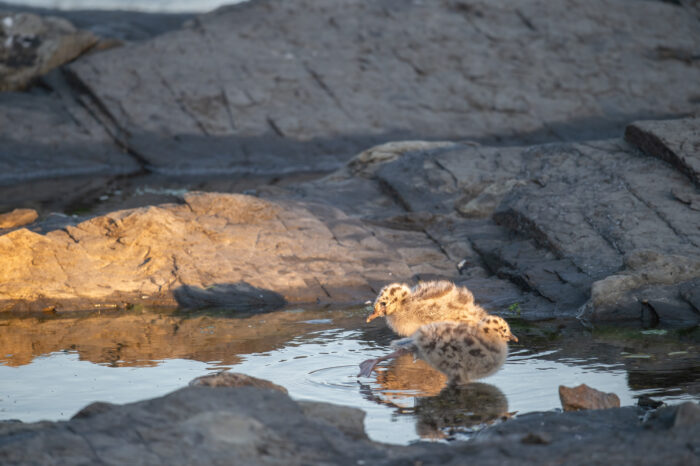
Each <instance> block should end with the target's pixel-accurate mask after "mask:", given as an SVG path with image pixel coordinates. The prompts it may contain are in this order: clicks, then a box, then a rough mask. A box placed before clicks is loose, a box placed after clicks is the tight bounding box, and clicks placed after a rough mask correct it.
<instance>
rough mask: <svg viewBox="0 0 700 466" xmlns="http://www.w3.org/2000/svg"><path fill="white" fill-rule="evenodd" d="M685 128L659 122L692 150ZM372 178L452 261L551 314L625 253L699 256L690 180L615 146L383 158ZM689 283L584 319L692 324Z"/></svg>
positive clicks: (640, 294) (666, 284) (460, 148)
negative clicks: (535, 300) (505, 284)
mask: <svg viewBox="0 0 700 466" xmlns="http://www.w3.org/2000/svg"><path fill="white" fill-rule="evenodd" d="M686 123H687V120H682V121H681V123H678V125H676V126H674V125H673V122H672V121H669V122H665V124H667V126H668V127H673V128H676V131H677V134H676V137H677V139H678V140H692V138H693V134H694V132H695V131H696V129H695V127H694V126H693V125H690V126H688V125H687V124H686ZM681 128H685V130H686V132H687V133H689V134H688V135H687V136H683V135H682V131H681ZM684 138H685V139H684ZM352 163H353V162H351V163H350V164H352ZM372 176H373V177H374V178H375V179H376V180H377V181H378V182H379V183H380V185H382V186H384V190H385V192H387V193H390V195H391V196H392V197H393V198H394V199H395V200H396V202H397V203H398V204H399V205H401V206H403V207H404V208H405V209H406V210H407V211H409V212H410V213H411V216H412V218H414V219H417V220H419V225H422V226H423V228H425V229H426V231H429V232H430V236H431V238H433V239H434V240H435V241H436V242H438V244H440V245H441V247H442V248H443V249H444V250H445V251H446V253H447V254H448V255H450V257H451V258H452V259H453V260H455V261H456V262H460V261H461V260H464V264H476V265H477V266H479V265H480V266H483V267H485V268H486V269H487V270H488V271H489V272H491V273H493V274H496V275H497V276H498V277H501V278H506V279H508V280H510V281H511V282H513V283H514V284H516V285H517V286H519V287H520V288H521V289H522V290H524V291H525V292H528V293H534V294H535V295H537V296H539V297H541V298H544V300H546V301H547V302H549V303H550V304H551V305H552V306H553V307H550V310H549V311H547V312H549V313H550V315H554V314H556V313H561V314H566V313H568V314H569V315H575V314H577V313H578V310H579V308H581V306H583V305H584V304H586V303H587V302H588V299H589V298H590V297H591V290H592V287H593V285H594V283H596V282H598V281H600V280H603V279H606V277H613V276H615V275H616V274H618V273H620V271H622V270H623V269H624V267H625V264H624V261H625V256H626V255H629V254H635V253H637V252H640V251H647V250H649V251H654V252H655V253H657V254H661V255H665V256H678V257H687V258H689V260H697V258H699V257H700V236H699V233H700V215H697V210H696V209H697V205H700V204H696V198H697V197H698V194H697V188H696V187H695V186H694V184H693V182H692V181H690V180H689V179H688V177H686V176H685V175H684V174H683V173H681V172H679V171H678V170H676V169H674V167H673V166H672V165H669V164H667V163H665V162H663V161H662V160H659V159H658V158H656V157H650V156H647V155H645V154H644V153H640V152H639V151H637V150H636V149H635V148H634V147H631V146H630V145H629V144H627V143H625V142H624V141H622V140H619V139H617V140H603V141H592V142H587V143H554V144H545V145H535V146H530V147H505V148H499V147H482V146H475V145H459V144H458V145H452V146H442V147H436V148H430V149H426V150H417V151H409V152H406V153H403V154H401V156H399V157H394V158H391V159H387V160H386V161H384V162H383V163H382V164H381V165H379V166H377V167H375V168H374V169H373V171H372ZM465 217H466V218H465ZM480 218H481V219H483V220H481V221H477V219H480ZM494 222H495V223H497V224H498V225H494ZM414 228H418V229H420V226H414ZM646 266H648V267H650V268H653V264H652V263H648V264H646ZM463 268H464V267H463V266H460V269H463ZM474 270H478V268H477V269H474ZM650 270H651V269H650ZM656 272H659V271H658V270H657V271H656ZM622 273H623V274H624V273H625V272H622ZM467 274H468V273H467ZM686 275H687V274H686ZM695 278H697V277H696V275H693V274H691V275H688V276H685V275H684V276H683V277H681V276H680V275H677V274H673V273H671V274H669V275H668V277H666V279H664V280H662V281H663V283H661V281H658V283H656V282H655V283H646V284H645V285H641V284H640V286H639V287H637V288H635V289H634V291H629V289H628V291H629V293H627V294H625V296H626V298H625V300H624V301H625V302H626V303H627V304H625V305H623V304H622V303H623V300H621V299H613V300H611V301H609V302H608V304H609V305H602V304H600V306H599V307H598V310H597V311H595V312H593V311H592V310H591V309H590V307H588V308H586V309H582V310H581V311H582V313H581V314H580V315H581V316H592V315H594V316H595V317H594V319H600V320H606V321H610V320H629V321H637V322H644V323H646V324H653V325H656V324H658V323H659V322H660V323H661V325H667V326H678V325H696V324H697V321H698V319H697V317H698V316H697V313H696V312H695V310H694V308H693V306H692V304H690V303H689V302H688V299H687V298H686V297H684V296H686V295H687V292H686V293H685V295H684V294H683V293H682V292H681V287H684V288H683V289H686V288H687V287H688V285H687V283H686V282H687V281H688V280H693V279H695ZM657 285H658V288H655V287H657ZM476 294H477V296H478V293H476ZM688 296H689V295H688ZM593 302H599V303H602V302H603V300H600V301H597V300H596V299H593ZM649 306H651V307H649ZM546 308H547V306H543V307H541V308H540V310H543V309H546ZM652 308H653V309H652ZM552 309H556V311H552ZM654 309H655V310H654ZM647 314H648V315H649V316H651V318H648V317H649V316H647Z"/></svg>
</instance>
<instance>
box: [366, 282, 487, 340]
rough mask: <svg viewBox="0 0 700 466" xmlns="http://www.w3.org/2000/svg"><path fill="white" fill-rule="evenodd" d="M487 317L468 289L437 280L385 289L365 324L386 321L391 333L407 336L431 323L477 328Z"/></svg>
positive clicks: (395, 284)
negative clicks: (376, 320)
mask: <svg viewBox="0 0 700 466" xmlns="http://www.w3.org/2000/svg"><path fill="white" fill-rule="evenodd" d="M486 315H488V314H487V313H486V311H484V309H483V308H482V307H481V306H479V305H478V304H476V303H475V302H474V295H472V293H471V291H469V290H468V289H467V288H465V287H463V286H456V285H455V284H454V283H452V282H448V281H444V280H439V281H428V282H421V283H419V284H418V285H416V286H415V287H413V288H409V287H408V285H406V284H404V283H392V284H390V285H386V286H385V287H384V288H382V289H381V291H380V292H379V295H378V296H377V299H376V300H375V301H374V312H373V313H372V314H371V315H370V316H369V317H368V318H367V322H371V321H372V320H374V319H376V318H377V317H385V318H386V322H387V324H388V325H389V327H391V329H392V330H393V331H394V332H396V333H398V334H399V335H401V336H408V335H412V334H413V333H414V332H415V331H416V330H418V328H419V327H420V326H422V325H425V324H429V323H431V322H442V321H456V322H464V323H468V324H471V325H476V324H477V323H478V322H479V321H480V320H481V319H482V318H483V317H484V316H486Z"/></svg>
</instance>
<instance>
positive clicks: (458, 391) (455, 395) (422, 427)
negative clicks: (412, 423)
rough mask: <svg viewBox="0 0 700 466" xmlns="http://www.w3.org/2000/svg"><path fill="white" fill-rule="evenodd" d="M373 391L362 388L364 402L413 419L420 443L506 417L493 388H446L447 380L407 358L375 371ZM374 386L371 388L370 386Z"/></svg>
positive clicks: (503, 402) (502, 402)
mask: <svg viewBox="0 0 700 466" xmlns="http://www.w3.org/2000/svg"><path fill="white" fill-rule="evenodd" d="M375 374H376V387H374V386H373V387H370V386H368V385H362V388H361V391H362V393H363V395H364V397H365V398H366V399H369V400H371V401H374V402H376V403H379V404H383V405H387V406H391V407H393V408H395V411H396V413H397V414H400V415H412V416H414V417H415V418H416V433H417V434H418V435H419V436H420V437H421V438H424V439H444V438H447V437H449V436H451V435H454V434H456V433H462V432H469V431H471V430H473V429H474V428H478V427H480V426H482V425H484V424H488V423H491V422H493V421H495V420H497V419H499V418H501V417H503V416H505V415H507V413H508V400H507V398H506V396H505V395H504V394H503V392H502V391H501V390H500V389H498V388H497V387H495V386H493V385H490V384H486V383H480V382H474V383H470V384H468V385H462V386H458V387H450V386H447V385H446V383H447V377H446V376H445V375H444V374H443V373H441V372H439V371H437V370H435V369H433V368H432V367H430V365H428V363H426V362H425V361H422V360H420V359H418V360H415V361H414V359H413V356H412V355H410V354H405V355H402V356H399V357H398V358H396V359H394V360H392V361H391V362H390V363H389V364H388V365H386V366H384V367H381V368H379V370H377V371H376V372H375ZM373 385H374V384H373Z"/></svg>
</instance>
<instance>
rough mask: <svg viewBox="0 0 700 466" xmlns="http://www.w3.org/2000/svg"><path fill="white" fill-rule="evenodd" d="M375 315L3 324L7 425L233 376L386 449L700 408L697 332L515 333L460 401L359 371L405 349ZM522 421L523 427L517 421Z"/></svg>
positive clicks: (395, 377)
mask: <svg viewBox="0 0 700 466" xmlns="http://www.w3.org/2000/svg"><path fill="white" fill-rule="evenodd" d="M366 315H367V310H366V309H364V308H359V309H349V310H315V311H312V310H301V309H289V310H283V311H277V312H271V313H266V314H258V315H248V316H239V315H236V314H235V313H232V312H224V311H219V312H189V313H184V312H179V311H172V310H161V311H157V310H134V311H95V312H90V313H77V312H74V313H65V314H61V315H44V314H38V315H37V314H33V315H9V314H8V315H2V316H0V420H2V419H19V420H22V421H25V422H33V421H39V420H66V419H69V418H70V417H71V416H73V415H74V414H75V413H76V412H77V411H79V410H80V409H81V408H82V407H84V406H85V405H87V404H89V403H91V402H93V401H105V402H110V403H129V402H133V401H138V400H142V399H147V398H153V397H156V396H160V395H164V394H166V393H169V392H171V391H173V390H176V389H178V388H182V387H184V386H186V385H187V384H188V382H189V381H190V380H192V379H193V378H195V377H198V376H201V375H206V374H211V373H214V372H217V371H220V370H224V369H231V370H233V371H236V372H242V373H245V374H248V375H252V376H255V377H260V378H264V379H268V380H271V381H273V382H275V383H277V384H279V385H282V386H284V387H286V388H287V390H289V394H290V396H292V398H295V399H298V400H312V401H323V402H329V403H335V404H343V405H348V406H353V407H357V408H360V409H362V410H364V411H365V412H366V413H367V416H366V419H365V427H366V430H367V433H368V435H369V436H370V438H372V439H373V440H377V441H382V442H388V443H398V444H405V443H410V442H412V441H417V440H421V439H431V440H434V439H450V438H465V437H467V436H469V435H470V433H472V432H475V431H478V430H479V429H480V428H482V427H483V426H484V425H487V424H488V423H491V422H499V420H500V419H502V418H503V417H504V416H508V415H512V413H516V414H515V415H518V414H524V413H528V412H532V411H547V410H554V409H559V408H560V402H559V395H558V386H559V385H566V386H575V385H579V384H581V383H585V384H587V385H589V386H591V387H594V388H596V389H598V390H602V391H605V392H614V393H616V394H617V395H618V396H619V397H620V400H621V404H622V405H623V406H625V405H632V404H636V402H637V400H636V399H637V398H638V397H640V396H641V395H650V396H652V397H654V398H655V399H658V400H661V401H665V402H669V403H672V402H673V403H675V402H680V401H683V400H695V401H697V400H700V341H698V332H697V329H696V330H695V331H664V330H661V331H659V330H650V331H649V330H647V331H644V330H627V331H619V330H616V331H612V330H609V331H603V330H596V331H594V332H592V333H591V332H590V331H586V330H584V329H571V328H568V329H565V330H557V329H556V328H555V327H553V328H546V327H542V326H526V325H524V324H522V323H519V322H511V323H512V327H513V331H514V333H515V334H516V335H518V337H519V338H520V342H519V343H518V344H514V345H511V347H510V353H509V356H508V359H507V362H506V364H505V365H504V367H503V368H502V369H501V370H500V371H499V372H498V373H496V374H495V375H493V376H491V377H489V378H486V379H483V380H481V381H479V382H478V383H474V384H471V385H469V386H467V387H463V388H459V389H449V388H446V387H445V378H444V376H443V375H442V374H440V373H439V372H436V371H434V370H433V369H431V368H430V367H429V366H428V365H427V364H425V363H423V362H422V361H420V360H419V361H414V360H413V358H412V357H411V356H402V357H401V358H399V359H397V360H395V361H393V362H387V363H382V364H381V365H379V366H378V369H377V371H376V372H374V373H373V375H372V377H369V378H358V377H357V373H358V364H359V363H360V362H362V361H363V360H365V359H368V358H372V357H377V356H380V355H383V354H386V353H388V352H389V351H390V350H389V348H388V345H389V342H390V341H391V340H392V339H393V338H395V336H394V335H393V334H392V333H391V331H390V330H388V329H387V328H386V327H385V325H384V323H383V322H380V321H379V320H378V321H375V322H372V324H366V323H365V322H364V320H365V317H366ZM509 413H510V414H509Z"/></svg>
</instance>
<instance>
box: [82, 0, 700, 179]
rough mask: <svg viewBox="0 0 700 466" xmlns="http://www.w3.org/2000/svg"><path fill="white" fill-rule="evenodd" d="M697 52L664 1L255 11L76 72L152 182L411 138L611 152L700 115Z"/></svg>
mask: <svg viewBox="0 0 700 466" xmlns="http://www.w3.org/2000/svg"><path fill="white" fill-rule="evenodd" d="M652 18H653V20H652ZM699 41H700V31H698V28H697V27H696V20H695V18H693V17H691V16H689V15H688V14H686V13H685V11H684V10H683V9H681V8H677V7H674V6H673V5H670V4H667V3H662V2H643V3H637V4H635V7H634V8H630V4H629V3H628V2H626V1H622V0H616V1H602V0H597V1H594V2H585V3H577V2H566V1H565V2H557V3H556V4H552V5H547V6H544V5H542V4H540V3H538V2H535V1H527V2H513V1H505V0H504V1H500V2H497V3H488V4H479V5H466V4H463V3H460V2H424V3H415V2H407V1H403V0H383V1H380V2H372V3H371V4H359V3H356V2H349V1H341V0H336V1H332V2H328V1H317V0H292V1H288V2H283V3H279V2H271V1H255V2H246V3H243V4H239V5H235V6H231V7H228V8H222V9H219V10H217V11H215V12H212V13H210V14H207V15H203V16H201V17H199V18H197V19H196V20H195V21H193V22H192V23H191V24H190V25H188V26H187V27H185V28H183V29H182V30H179V31H174V32H170V33H166V34H162V35H159V36H157V37H155V38H153V39H152V40H149V41H146V42H143V43H137V44H132V45H128V46H126V47H121V48H118V49H113V50H108V51H105V52H102V53H98V54H93V55H91V56H89V57H85V58H83V59H81V60H78V61H77V62H75V63H73V64H72V65H70V67H69V71H70V73H71V74H72V75H73V76H74V77H75V79H76V80H77V81H78V82H80V83H81V84H82V85H83V86H84V87H85V88H86V89H88V90H89V93H90V94H91V95H92V96H93V98H94V100H95V101H96V102H97V103H98V104H99V107H100V108H101V109H103V110H104V111H105V112H106V113H107V114H108V115H109V117H110V118H111V119H112V120H113V121H114V122H115V123H116V125H117V126H118V127H119V128H120V130H121V133H120V142H121V143H123V144H124V145H126V146H127V147H129V148H130V149H131V150H133V151H134V152H135V153H138V154H140V156H141V157H142V158H143V159H144V160H146V161H147V163H148V165H149V166H150V168H151V169H153V170H155V171H160V172H164V173H166V172H167V173H182V172H193V173H208V172H216V171H229V172H236V171H241V170H254V169H255V168H256V167H258V169H262V168H260V167H263V168H266V169H269V167H268V164H272V165H274V164H277V165H278V166H279V165H281V164H284V166H285V167H291V166H292V165H295V164H299V165H300V166H302V167H303V166H308V165H314V166H323V167H332V166H333V163H334V162H335V163H336V164H337V162H338V161H339V160H343V159H345V158H347V157H348V156H349V155H351V154H353V153H355V152H357V151H358V150H360V149H362V148H364V147H367V146H368V145H369V144H372V143H376V142H382V141H388V140H396V139H399V138H403V139H405V138H406V137H407V136H410V137H411V138H415V137H423V138H430V139H445V138H449V139H461V138H467V137H473V138H479V139H489V138H490V139H491V140H499V141H507V140H510V141H512V140H520V141H528V140H543V139H547V140H551V139H558V138H563V139H582V138H586V137H587V136H588V137H590V135H591V134H595V135H596V137H597V138H600V137H602V136H607V135H613V134H615V132H617V131H619V130H621V129H622V127H623V125H624V124H626V123H627V122H628V121H629V120H630V119H638V118H640V116H641V115H649V116H650V117H653V116H655V115H659V114H662V115H676V114H681V113H687V112H693V111H695V110H696V109H697V102H696V101H695V100H693V99H694V97H693V96H697V95H699V94H700V84H698V83H700V67H699V66H698V64H697V63H696V62H695V61H691V62H688V61H686V60H681V59H674V58H673V56H672V57H671V58H669V55H668V54H664V53H663V52H664V50H666V49H669V48H670V49H673V50H681V51H683V50H687V51H691V52H692V50H694V47H695V44H697V43H698V42H699ZM523 44H526V46H524V45H523ZM572 51H575V53H573V52H572ZM693 77H697V78H699V79H693ZM528 135H530V136H528Z"/></svg>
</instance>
